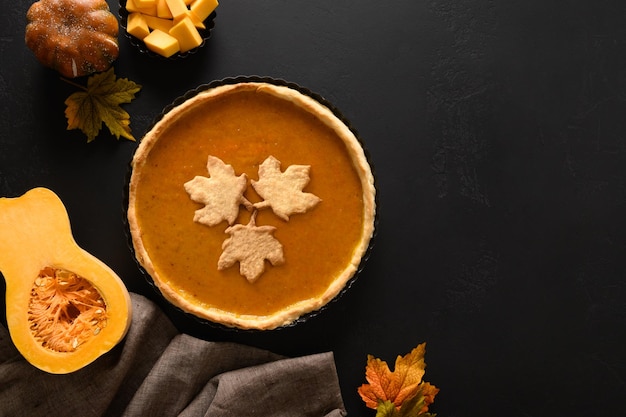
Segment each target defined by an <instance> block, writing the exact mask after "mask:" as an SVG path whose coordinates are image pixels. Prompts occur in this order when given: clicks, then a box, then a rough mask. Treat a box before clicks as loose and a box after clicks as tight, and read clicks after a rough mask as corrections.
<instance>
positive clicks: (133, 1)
mask: <svg viewBox="0 0 626 417" xmlns="http://www.w3.org/2000/svg"><path fill="white" fill-rule="evenodd" d="M126 10H127V11H128V13H135V12H137V13H143V14H148V15H151V16H156V13H157V10H156V3H153V4H152V5H150V6H146V7H141V6H140V5H139V3H138V0H126Z"/></svg>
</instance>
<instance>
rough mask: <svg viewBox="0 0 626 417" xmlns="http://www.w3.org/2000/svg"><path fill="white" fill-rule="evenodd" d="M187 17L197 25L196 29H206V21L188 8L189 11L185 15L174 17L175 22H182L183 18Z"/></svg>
mask: <svg viewBox="0 0 626 417" xmlns="http://www.w3.org/2000/svg"><path fill="white" fill-rule="evenodd" d="M186 17H188V18H189V19H191V22H192V23H193V25H194V26H195V27H196V29H206V26H205V25H204V22H203V21H202V20H200V19H199V18H198V16H196V15H195V13H193V12H192V11H191V10H187V13H185V15H184V16H181V17H179V18H178V19H174V24H176V23H178V22H180V21H181V20H183V19H184V18H186Z"/></svg>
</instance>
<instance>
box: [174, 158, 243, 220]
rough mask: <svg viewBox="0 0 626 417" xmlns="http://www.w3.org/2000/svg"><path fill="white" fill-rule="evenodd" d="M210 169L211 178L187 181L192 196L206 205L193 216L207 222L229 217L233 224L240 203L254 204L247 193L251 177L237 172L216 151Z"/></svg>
mask: <svg viewBox="0 0 626 417" xmlns="http://www.w3.org/2000/svg"><path fill="white" fill-rule="evenodd" d="M207 170H208V171H209V175H210V178H207V177H201V176H196V177H194V179H192V180H190V181H187V182H186V183H185V184H184V186H185V191H187V193H188V194H189V197H190V198H191V199H192V200H193V201H195V202H196V203H200V204H204V207H203V208H201V209H198V210H196V212H195V214H194V217H193V220H194V221H195V222H198V223H202V224H205V225H207V226H215V225H217V224H219V223H221V222H222V221H223V220H226V221H227V222H228V224H229V225H232V224H233V222H234V221H235V220H236V219H237V216H238V214H239V206H240V205H242V204H243V205H244V206H246V207H247V208H251V207H252V203H250V202H249V201H248V200H247V199H246V198H245V197H244V196H243V193H244V192H245V191H246V188H247V186H248V177H247V176H246V174H241V175H239V176H237V175H235V170H234V169H233V167H232V166H231V165H227V164H225V163H224V162H223V161H222V160H221V159H219V158H217V157H215V156H212V155H209V158H208V161H207Z"/></svg>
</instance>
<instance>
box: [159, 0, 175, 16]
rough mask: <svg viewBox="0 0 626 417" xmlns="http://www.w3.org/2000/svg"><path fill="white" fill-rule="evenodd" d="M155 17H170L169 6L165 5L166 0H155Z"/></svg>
mask: <svg viewBox="0 0 626 417" xmlns="http://www.w3.org/2000/svg"><path fill="white" fill-rule="evenodd" d="M156 9H157V17H160V18H162V19H172V18H173V17H174V16H172V11H171V10H170V6H168V5H167V1H165V0H157V5H156Z"/></svg>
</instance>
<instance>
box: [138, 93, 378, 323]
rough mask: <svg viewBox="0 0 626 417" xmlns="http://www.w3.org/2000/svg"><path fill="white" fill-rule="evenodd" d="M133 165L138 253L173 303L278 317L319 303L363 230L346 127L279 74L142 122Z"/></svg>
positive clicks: (370, 199) (237, 316)
mask: <svg viewBox="0 0 626 417" xmlns="http://www.w3.org/2000/svg"><path fill="white" fill-rule="evenodd" d="M132 168H133V171H132V176H131V182H130V187H129V210H128V218H129V225H130V229H131V236H132V238H133V245H134V248H135V253H136V256H137V257H138V259H139V261H140V263H141V264H142V266H143V267H144V269H146V271H147V272H148V273H149V274H150V276H151V278H152V279H153V281H154V282H155V284H156V285H157V286H158V287H159V289H160V290H161V292H162V293H163V295H164V296H165V297H166V298H168V299H169V300H170V301H171V302H172V303H174V304H175V305H177V306H178V307H180V308H182V309H183V310H185V311H188V312H191V313H193V314H195V315H197V316H199V317H201V318H205V319H209V320H212V321H216V322H220V323H223V324H226V325H229V326H236V327H243V328H257V327H258V328H273V327H278V326H280V325H284V324H287V323H288V322H290V321H293V320H294V319H295V318H297V317H298V316H300V315H301V314H304V313H306V312H309V311H313V310H316V309H318V308H319V307H321V306H322V305H324V304H326V303H327V302H328V301H330V299H332V298H334V296H336V295H337V293H338V292H339V291H340V290H341V289H342V288H343V287H344V286H345V284H346V282H347V281H348V280H349V279H350V278H351V277H352V276H353V275H354V272H355V269H356V267H357V266H358V263H359V262H360V259H361V257H362V256H363V254H364V252H365V250H366V248H367V246H368V244H369V240H370V238H371V236H372V233H373V219H374V210H375V207H374V186H373V178H372V174H371V170H370V168H369V165H368V163H367V160H366V159H365V156H364V154H363V150H362V148H361V147H360V145H359V143H358V141H357V139H356V138H355V137H354V135H353V134H352V132H350V131H349V129H348V128H347V127H346V126H345V125H344V124H342V123H341V122H339V121H338V119H336V117H334V116H333V115H332V113H330V111H328V109H326V108H325V107H323V106H321V105H319V104H318V103H317V102H315V101H313V100H312V99H310V98H308V97H306V96H303V95H301V94H300V93H298V92H296V91H295V90H293V89H288V88H286V87H276V86H273V85H270V84H254V83H246V84H238V85H235V86H224V87H218V88H216V89H211V90H207V91H205V92H201V93H199V94H198V95H196V96H195V97H193V98H191V99H189V100H187V101H186V102H184V103H183V104H182V105H179V106H178V107H175V108H174V109H173V110H171V111H170V112H168V113H167V114H166V115H165V116H164V117H163V119H161V121H160V122H158V123H157V124H156V125H155V126H154V127H153V129H152V130H151V131H150V132H148V134H147V135H146V136H145V137H144V139H143V140H142V142H141V144H140V145H139V147H138V149H137V152H136V153H135V157H134V159H133V167H132ZM220 187H221V188H220ZM295 200H297V201H295ZM199 219H204V221H200V220H199ZM255 239H258V240H255ZM279 255H280V256H279ZM250 271H253V272H250Z"/></svg>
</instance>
